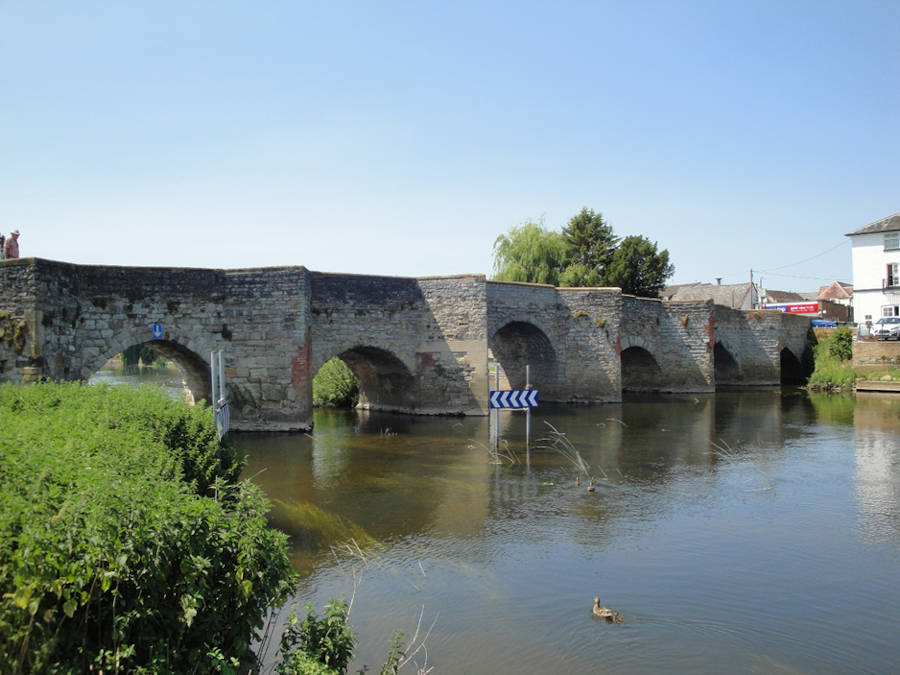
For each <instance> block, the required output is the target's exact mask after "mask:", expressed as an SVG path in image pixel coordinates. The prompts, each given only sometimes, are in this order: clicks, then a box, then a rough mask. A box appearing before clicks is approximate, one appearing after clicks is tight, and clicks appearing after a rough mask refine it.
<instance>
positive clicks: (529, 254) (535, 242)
mask: <svg viewBox="0 0 900 675" xmlns="http://www.w3.org/2000/svg"><path fill="white" fill-rule="evenodd" d="M565 263H566V246H565V242H564V241H563V238H562V235H561V234H560V233H559V232H553V231H552V230H546V229H544V228H543V227H542V226H540V225H537V224H535V223H526V224H525V225H521V226H519V227H514V228H512V229H511V230H510V231H509V233H508V234H501V235H500V236H499V237H497V239H496V241H494V279H495V280H497V281H527V282H530V283H534V284H551V285H553V286H558V285H559V274H560V272H561V271H562V269H563V268H564V267H565Z"/></svg>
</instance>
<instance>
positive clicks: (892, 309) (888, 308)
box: [881, 305, 900, 318]
mask: <svg viewBox="0 0 900 675" xmlns="http://www.w3.org/2000/svg"><path fill="white" fill-rule="evenodd" d="M881 316H882V318H883V317H888V316H900V306H898V305H883V306H882V307H881Z"/></svg>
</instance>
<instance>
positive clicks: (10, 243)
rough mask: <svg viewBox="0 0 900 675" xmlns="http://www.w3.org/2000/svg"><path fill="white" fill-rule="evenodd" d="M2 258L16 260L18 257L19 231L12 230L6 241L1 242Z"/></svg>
mask: <svg viewBox="0 0 900 675" xmlns="http://www.w3.org/2000/svg"><path fill="white" fill-rule="evenodd" d="M3 257H4V258H18V257H19V231H18V230H13V231H12V232H10V233H9V236H8V237H7V238H6V241H5V242H3Z"/></svg>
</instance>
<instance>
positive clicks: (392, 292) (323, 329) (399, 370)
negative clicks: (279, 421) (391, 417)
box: [306, 272, 487, 414]
mask: <svg viewBox="0 0 900 675" xmlns="http://www.w3.org/2000/svg"><path fill="white" fill-rule="evenodd" d="M311 277H312V285H311V289H312V304H311V324H310V326H311V336H312V358H311V360H310V364H311V367H310V369H309V371H308V372H307V373H306V377H307V378H308V379H309V380H310V381H311V378H312V377H314V376H315V374H316V373H317V372H318V370H319V368H321V366H322V364H324V363H325V362H326V361H328V360H329V359H330V358H332V357H334V356H339V357H340V358H341V359H343V360H344V361H345V362H346V363H347V364H348V365H349V366H350V367H351V369H352V370H353V371H354V373H355V374H356V376H357V377H358V378H359V379H360V389H361V392H360V394H361V396H360V403H361V406H362V407H368V408H376V409H382V410H397V411H403V412H416V413H420V414H433V413H458V414H484V413H485V411H486V404H487V380H486V372H487V351H486V346H485V337H484V335H485V290H484V284H485V282H484V277H482V276H472V275H467V276H460V277H429V278H422V279H412V278H398V277H378V276H354V275H346V274H324V273H319V272H313V273H312V275H311Z"/></svg>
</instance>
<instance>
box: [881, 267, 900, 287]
mask: <svg viewBox="0 0 900 675" xmlns="http://www.w3.org/2000/svg"><path fill="white" fill-rule="evenodd" d="M884 285H885V287H886V288H887V287H892V286H900V263H888V264H887V277H886V278H885V280H884Z"/></svg>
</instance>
